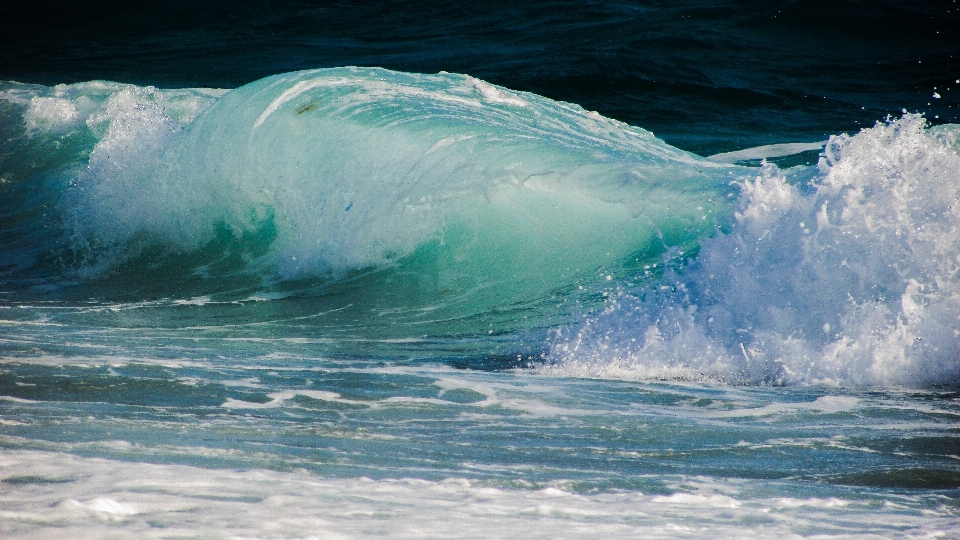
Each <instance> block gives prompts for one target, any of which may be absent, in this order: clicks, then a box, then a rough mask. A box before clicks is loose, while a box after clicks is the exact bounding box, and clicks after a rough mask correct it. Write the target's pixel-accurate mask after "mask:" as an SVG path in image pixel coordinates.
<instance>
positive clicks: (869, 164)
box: [544, 115, 960, 386]
mask: <svg viewBox="0 0 960 540" xmlns="http://www.w3.org/2000/svg"><path fill="white" fill-rule="evenodd" d="M956 131H957V130H956V126H944V127H940V128H937V129H927V128H926V127H925V123H924V120H923V119H922V118H921V117H919V116H917V115H905V116H904V117H903V118H901V119H899V120H896V121H890V122H888V123H882V124H878V125H877V126H875V127H873V128H870V129H865V130H863V131H861V132H860V133H858V134H856V135H853V136H847V135H841V136H835V137H831V139H830V141H829V143H828V144H827V146H826V149H825V150H824V154H823V157H822V158H821V160H820V164H819V166H818V174H817V176H816V178H815V179H814V180H813V181H812V182H811V183H810V184H809V185H796V184H795V183H792V182H791V181H790V175H789V174H785V173H784V172H781V171H780V170H778V169H777V168H776V167H774V166H772V165H766V166H764V167H763V168H762V169H761V170H760V171H759V173H758V174H757V175H756V176H755V177H754V178H751V179H748V180H746V181H744V182H743V184H742V188H741V195H740V203H739V210H738V212H737V214H736V220H735V223H734V225H733V227H732V229H731V230H730V232H729V233H728V234H719V235H717V236H716V237H715V238H712V239H708V240H706V241H704V242H703V243H702V249H701V252H700V254H699V257H698V259H697V260H696V262H694V263H693V264H692V266H690V267H689V268H687V269H686V271H685V272H684V273H683V274H682V275H679V276H677V275H673V274H670V275H668V276H667V277H666V278H665V279H664V282H663V284H662V285H661V286H659V288H657V287H651V288H643V289H636V290H630V291H624V290H621V291H620V293H619V294H617V295H614V296H613V297H611V298H612V299H611V301H610V302H609V304H608V306H607V307H606V309H605V310H604V311H603V312H601V313H599V314H596V315H593V316H590V317H587V318H586V319H585V320H584V321H583V322H582V323H581V324H579V325H577V326H574V327H572V328H568V329H564V330H562V331H561V332H559V333H558V335H557V336H555V338H554V340H553V341H552V348H551V352H550V355H549V358H550V360H551V361H552V364H551V365H549V366H548V367H546V368H544V371H545V372H553V373H562V374H569V375H577V376H599V377H613V378H639V379H643V378H665V379H671V378H677V379H694V380H697V379H713V380H722V381H729V382H767V383H786V384H841V385H848V384H854V385H891V384H904V385H912V386H916V385H925V384H957V383H958V381H960V270H958V268H960V154H958V152H957V146H956V144H957V142H956V136H955V134H956Z"/></svg>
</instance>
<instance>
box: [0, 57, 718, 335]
mask: <svg viewBox="0 0 960 540" xmlns="http://www.w3.org/2000/svg"><path fill="white" fill-rule="evenodd" d="M221 94H223V92H219V91H209V90H196V89H195V90H179V91H160V90H156V89H153V88H141V87H134V86H129V85H116V84H108V83H83V84H79V85H69V86H61V87H56V88H53V89H49V88H43V87H26V86H22V85H21V86H14V87H11V88H8V89H7V90H6V91H5V94H4V95H5V99H6V101H7V103H8V105H9V106H14V105H16V103H17V99H19V104H20V108H19V109H16V110H13V112H12V113H11V112H8V114H12V115H15V114H21V115H22V118H23V122H22V125H23V126H24V127H23V128H22V132H14V133H12V134H8V135H7V142H6V144H7V146H8V147H13V148H14V150H13V151H14V152H17V153H18V154H21V155H22V154H25V153H26V147H39V146H50V145H51V144H53V143H55V144H59V145H63V144H64V143H68V144H72V149H71V151H67V152H64V151H61V152H59V154H58V155H59V156H61V157H60V159H59V160H57V159H53V158H43V157H37V156H35V159H33V161H31V162H30V163H29V164H28V165H29V166H30V167H31V169H30V170H29V171H27V170H23V169H21V170H14V171H12V173H11V175H12V176H17V177H18V178H16V179H15V180H14V181H13V182H14V183H21V184H23V183H30V182H33V183H34V184H35V185H41V184H43V182H44V181H46V182H47V183H46V184H44V187H43V189H42V190H40V191H43V192H42V193H41V194H40V200H39V201H38V202H34V206H37V205H42V206H43V207H44V208H46V207H47V206H49V205H50V203H51V201H54V204H55V207H56V208H57V209H58V211H59V214H58V216H59V217H58V218H57V219H59V223H57V224H56V225H57V226H58V227H59V230H60V231H61V233H60V236H59V237H55V238H47V239H43V240H42V241H40V240H36V239H31V240H25V239H24V237H25V236H27V233H24V236H22V237H18V238H14V239H13V241H10V242H9V243H10V244H12V245H13V244H18V243H19V244H21V245H26V246H27V248H28V249H26V251H28V252H29V253H30V254H32V255H33V256H34V257H33V259H35V260H31V259H30V258H29V257H26V256H24V255H23V253H22V252H23V251H24V250H21V253H20V254H19V255H20V256H19V258H18V259H16V258H15V257H12V258H14V259H16V260H13V261H11V262H10V263H9V264H10V267H11V268H14V269H15V270H16V271H17V272H14V271H9V272H10V273H13V274H16V275H17V276H18V277H19V276H23V275H28V276H29V275H30V273H31V272H34V273H35V268H33V266H36V264H38V263H37V262H36V261H43V260H51V259H56V260H59V261H63V260H68V261H73V262H72V263H69V264H67V265H66V268H65V271H64V273H65V274H69V275H70V276H71V277H72V278H76V277H77V276H80V277H81V278H83V279H91V278H92V279H98V278H102V277H103V276H111V279H112V280H114V281H115V282H120V283H123V282H124V279H123V278H124V276H125V275H126V276H131V277H132V279H134V280H139V279H141V276H142V275H143V273H144V272H145V271H149V270H150V269H154V270H156V269H158V268H162V269H164V271H163V272H161V273H156V272H155V274H157V278H156V279H157V280H161V281H169V282H171V283H174V282H176V283H181V282H183V281H190V280H196V279H198V278H202V279H207V280H211V279H212V280H213V281H207V282H206V283H205V284H201V285H199V286H197V287H195V290H196V291H199V292H204V293H205V292H209V291H210V290H213V291H214V292H216V291H217V290H218V287H221V285H222V280H221V282H218V283H220V285H218V284H217V283H215V281H216V279H217V278H224V277H231V276H232V277H236V276H237V275H247V276H254V277H255V278H256V280H258V284H259V285H262V284H263V283H267V284H273V285H276V284H278V283H281V284H282V283H287V285H281V287H287V288H289V287H290V285H289V283H291V282H297V283H301V285H297V287H302V286H303V285H302V283H303V282H304V280H306V281H307V282H309V287H316V286H317V285H318V284H324V285H323V286H324V287H329V286H330V284H331V283H333V284H337V283H341V284H342V283H346V282H355V281H356V280H357V279H360V278H359V277H358V276H366V277H363V278H362V279H363V280H364V285H363V287H362V290H352V291H351V292H350V293H349V294H350V295H351V296H354V297H362V298H354V299H353V300H355V301H356V302H361V303H367V304H369V306H370V309H374V310H378V312H382V311H384V310H397V309H401V310H408V311H409V310H424V309H428V310H431V311H435V310H437V309H440V310H446V314H445V315H443V317H446V318H452V319H462V318H464V317H473V316H480V317H481V318H482V316H483V314H484V313H488V312H490V311H491V310H496V309H504V308H508V307H509V306H514V305H517V304H521V303H524V302H540V301H541V300H542V299H543V298H544V297H546V296H548V295H552V294H558V293H560V294H563V291H567V292H569V291H570V290H579V289H577V287H578V286H582V285H583V284H584V283H586V284H588V285H589V284H590V283H595V282H598V281H600V282H603V281H604V280H605V279H613V277H617V278H621V277H624V276H626V275H628V274H630V273H631V272H632V269H634V268H636V267H638V266H641V265H644V264H650V263H651V262H654V263H655V262H657V261H659V260H660V259H661V258H662V254H663V253H664V252H665V251H667V250H670V249H671V248H680V249H689V248H692V247H693V246H695V245H696V243H697V242H698V240H699V238H700V237H702V236H704V235H706V234H711V233H712V231H714V230H715V229H716V227H717V226H719V225H720V224H722V223H724V222H726V221H727V220H728V219H729V214H730V210H731V208H732V207H731V205H730V204H729V196H730V195H731V193H732V191H733V189H734V188H733V187H732V186H731V185H730V176H729V175H730V173H731V171H733V170H735V169H736V167H733V166H731V165H725V164H719V163H715V162H711V161H707V160H703V159H701V158H699V157H697V156H694V155H692V154H689V153H686V152H683V151H680V150H678V149H676V148H673V147H670V146H668V145H666V144H665V143H663V142H662V141H659V140H658V139H656V138H655V137H654V136H653V135H652V134H651V133H649V132H646V131H644V130H641V129H637V128H632V127H630V126H627V125H625V124H623V123H620V122H617V121H614V120H610V119H607V118H604V117H602V116H600V115H598V114H596V113H591V112H588V111H585V110H583V109H581V108H580V107H577V106H574V105H570V104H566V103H558V102H554V101H551V100H548V99H546V98H543V97H540V96H536V95H532V94H526V93H518V92H511V91H508V90H505V89H502V88H498V87H495V86H492V85H489V84H487V83H485V82H483V81H480V80H477V79H474V78H472V77H469V76H463V75H453V74H445V73H441V74H438V75H417V74H407V73H398V72H392V71H387V70H382V69H361V68H338V69H326V70H314V71H304V72H298V73H291V74H284V75H278V76H274V77H269V78H266V79H263V80H260V81H257V82H255V83H252V84H249V85H247V86H244V87H242V88H239V89H236V90H233V91H231V92H228V93H226V94H225V95H222V97H221ZM11 104H12V105H11ZM14 109H15V107H14ZM63 154H67V155H66V156H63ZM37 161H40V162H42V163H43V165H42V166H41V169H42V170H43V173H41V174H38V173H37V172H36V170H35V169H36V167H37ZM24 169H26V166H24ZM19 177H24V178H19ZM51 179H52V180H51ZM49 191H52V192H53V193H50V192H49ZM36 192H37V190H34V193H36ZM20 206H22V205H18V207H20ZM27 206H29V204H28V205H27ZM17 212H21V213H22V210H19V209H18V210H17ZM11 213H15V212H9V213H7V214H6V215H4V216H3V219H5V220H8V219H11V218H10V214H11ZM35 213H36V214H43V215H44V216H45V217H43V218H42V219H48V220H50V219H53V218H50V217H49V216H47V215H46V214H47V213H46V212H35ZM33 219H35V220H39V219H41V218H40V217H39V216H34V218H33ZM30 225H31V224H29V223H28V224H27V225H26V226H25V227H24V229H25V230H38V229H41V228H42V227H37V226H35V224H33V225H34V226H32V227H31V226H30ZM55 228H56V227H55ZM38 244H39V245H38ZM171 261H176V264H174V263H173V262H171ZM31 265H33V266H31ZM370 274H374V276H373V277H371V276H370ZM118 276H119V277H118ZM607 276H610V277H609V278H608V277H607ZM127 281H130V280H127ZM231 283H233V282H231ZM273 285H271V286H273ZM176 286H179V285H175V286H174V292H175V287H176ZM161 289H162V287H161ZM162 294H170V288H166V289H163V291H162ZM356 302H354V303H356ZM547 303H551V302H547ZM552 303H553V304H556V302H552ZM554 307H555V306H554ZM551 309H553V310H554V311H555V309H554V308H553V307H552V308H551ZM528 315H529V314H528ZM534 318H536V316H535V317H534ZM536 325H537V323H534V326H536Z"/></svg>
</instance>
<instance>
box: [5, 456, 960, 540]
mask: <svg viewBox="0 0 960 540" xmlns="http://www.w3.org/2000/svg"><path fill="white" fill-rule="evenodd" d="M0 475H2V477H0V482H2V484H0V485H2V486H3V490H2V491H0V502H2V510H0V531H2V532H3V534H4V535H5V536H7V535H9V537H15V538H24V539H28V538H29V539H32V538H38V539H39V538H50V537H51V535H52V534H56V535H57V536H63V537H70V538H130V537H131V536H133V537H136V538H182V537H203V538H231V539H233V538H236V539H240V538H261V539H279V538H303V539H307V538H343V539H346V538H370V537H374V536H383V535H386V536H389V537H391V538H424V537H432V538H478V539H479V538H611V537H618V538H626V537H634V538H635V537H643V538H703V537H704V536H706V537H711V538H720V537H731V536H737V537H739V538H800V537H804V538H811V537H830V538H838V537H843V538H863V539H867V538H893V537H896V538H949V537H950V535H952V534H954V533H956V532H957V531H958V530H960V518H958V516H960V510H958V509H957V507H956V505H955V504H953V501H951V499H949V498H946V497H943V496H942V495H938V494H914V495H911V494H898V495H894V494H885V493H882V492H877V491H869V490H855V489H849V488H848V489H845V490H842V491H840V492H832V493H829V494H828V493H823V492H824V491H826V490H823V489H818V488H816V487H811V488H809V494H808V496H805V497H803V496H801V497H797V496H796V495H792V494H791V495H787V494H785V493H778V487H779V486H778V485H777V484H776V483H773V484H767V485H765V486H762V487H758V486H757V485H756V482H751V481H747V480H739V481H737V480H717V479H711V478H707V477H692V478H684V477H671V478H670V483H671V484H672V485H673V490H674V491H673V492H672V493H669V494H643V493H638V492H621V493H605V494H589V493H573V492H570V491H567V490H564V489H562V487H561V488H558V487H546V488H542V489H503V488H496V487H490V486H484V485H482V484H479V485H478V484H477V483H475V482H470V481H468V480H465V479H458V478H455V477H453V478H449V479H447V480H443V481H439V482H435V481H425V480H417V479H395V480H380V481H374V480H370V479H366V478H359V479H352V480H351V479H329V478H322V477H317V476H314V475H311V474H309V473H306V472H301V473H297V472H289V473H280V472H273V471H264V470H251V471H236V470H211V469H199V468H194V467H188V466H183V465H152V464H146V463H139V464H138V463H130V462H122V461H111V460H104V459H98V458H83V457H78V456H75V455H70V454H59V453H50V452H37V451H26V450H6V451H4V453H3V455H2V456H0ZM785 491H786V490H785Z"/></svg>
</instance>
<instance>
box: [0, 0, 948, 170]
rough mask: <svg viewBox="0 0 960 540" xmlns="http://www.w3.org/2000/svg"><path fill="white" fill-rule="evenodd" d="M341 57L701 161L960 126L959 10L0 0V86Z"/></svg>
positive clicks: (220, 75) (211, 77)
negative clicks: (575, 120) (579, 118)
mask: <svg viewBox="0 0 960 540" xmlns="http://www.w3.org/2000/svg"><path fill="white" fill-rule="evenodd" d="M344 65H359V66H379V67H385V68H389V69H393V70H399V71H408V72H423V73H435V72H438V71H441V70H445V71H450V72H459V73H468V74H470V75H473V76H475V77H479V78H481V79H484V80H487V81H489V82H492V83H495V84H499V85H502V86H505V87H508V88H513V89H517V90H525V91H530V92H534V93H537V94H541V95H544V96H547V97H550V98H553V99H557V100H563V101H569V102H574V103H578V104H580V105H582V106H583V107H585V108H586V109H589V110H596V111H598V112H600V113H601V114H603V115H605V116H608V117H612V118H616V119H618V120H622V121H624V122H627V123H629V124H633V125H638V126H641V127H644V128H646V129H649V130H651V131H653V132H654V133H655V134H657V136H658V137H661V138H662V139H664V140H665V141H666V142H668V143H670V144H672V145H675V146H679V147H681V148H684V149H686V150H691V151H694V152H698V153H701V154H710V153H715V152H721V151H729V150H734V149H739V148H745V147H750V146H757V145H761V144H771V143H779V142H788V141H816V140H823V139H825V138H826V137H827V136H828V135H830V134H835V133H840V132H855V131H857V130H859V129H860V128H861V127H865V126H870V125H872V124H873V123H874V122H875V121H877V120H879V119H883V118H884V117H885V116H887V115H888V114H889V115H894V116H898V115H899V114H900V113H901V110H902V109H907V110H908V111H910V112H924V113H925V114H926V117H927V118H928V119H929V120H930V121H931V122H932V123H956V122H958V121H960V83H956V82H955V81H956V80H958V79H960V6H958V4H957V3H956V2H954V1H911V2H899V1H891V0H886V1H874V2H856V1H820V0H793V1H776V2H771V1H733V0H725V1H717V2H700V1H689V0H688V1H676V2H659V1H639V2H625V1H605V2H592V1H584V2H563V1H543V0H540V1H531V2H521V3H520V5H507V4H506V3H485V2H397V1H370V2H305V1H303V2H275V1H239V2H223V1H220V2H201V3H196V2H158V3H153V2H150V3H140V2H129V3H117V2H103V1H92V2H24V1H20V0H14V1H10V0H8V1H6V2H3V3H0V80H16V81H20V82H29V83H39V84H44V85H53V84H59V83H71V82H79V81H88V80H94V79H104V80H114V81H121V82H127V83H135V84H140V85H154V86H157V87H161V88H182V87H196V86H207V87H223V88H234V87H237V86H240V85H243V84H245V83H248V82H251V81H254V80H256V79H259V78H261V77H264V76H267V75H272V74H276V73H282V72H287V71H294V70H301V69H309V68H318V67H335V66H344ZM947 88H949V90H948V89H947ZM934 92H936V93H938V94H939V95H940V96H941V97H940V98H939V99H938V98H934V97H933V95H934Z"/></svg>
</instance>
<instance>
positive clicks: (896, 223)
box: [0, 67, 960, 538]
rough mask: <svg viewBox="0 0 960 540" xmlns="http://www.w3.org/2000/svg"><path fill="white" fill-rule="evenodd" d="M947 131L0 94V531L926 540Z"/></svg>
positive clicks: (957, 229) (428, 91) (959, 302)
mask: <svg viewBox="0 0 960 540" xmlns="http://www.w3.org/2000/svg"><path fill="white" fill-rule="evenodd" d="M958 137H960V126H957V125H954V124H945V125H939V126H936V127H931V126H930V125H929V124H928V123H927V121H926V119H925V118H924V117H923V116H921V115H919V114H911V113H907V112H906V111H904V113H903V114H902V115H901V116H900V117H897V118H893V117H888V118H885V119H881V120H879V121H878V122H877V123H876V124H875V125H874V126H872V127H868V128H864V129H862V130H861V131H860V132H858V133H851V134H837V135H834V136H831V137H830V138H829V140H826V141H820V142H797V143H791V144H778V145H768V146H764V147H757V148H753V149H747V150H743V151H737V152H726V153H723V154H715V155H712V156H706V157H704V156H699V155H696V154H693V153H690V152H687V151H684V150H680V149H678V148H675V147H672V146H670V145H668V144H666V143H665V142H663V141H662V140H660V139H658V138H657V137H656V136H655V134H653V133H651V132H649V131H646V130H644V129H641V128H638V127H634V126H630V125H628V124H625V123H622V122H619V121H616V120H612V119H609V118H606V117H604V116H602V115H600V114H598V113H596V112H592V111H587V110H585V109H583V108H581V107H579V106H577V105H574V104H570V103H565V102H558V101H553V100H550V99H548V98H545V97H542V96H538V95H536V94H532V93H529V92H519V91H513V90H510V89H507V88H503V87H500V86H496V85H493V84H489V83H487V82H485V81H482V80H480V79H477V78H474V77H471V76H468V75H461V74H452V73H443V72H441V73H438V74H432V75H425V74H414V73H405V72H397V71H390V70H385V69H378V68H356V67H346V68H334V69H320V70H308V71H300V72H293V73H285V74H280V75H275V76H271V77H267V78H265V79H261V80H259V81H256V82H253V83H250V84H248V85H245V86H242V87H240V88H237V89H235V90H230V91H228V90H222V89H206V88H185V89H158V88H154V87H145V86H136V85H130V84H121V83H113V82H104V81H89V82H82V83H75V84H69V85H58V86H41V85H30V84H22V83H15V82H4V83H0V283H2V288H0V449H2V451H0V501H2V503H0V531H3V534H4V535H5V536H6V535H10V536H12V537H18V538H47V537H50V536H51V535H64V536H70V537H77V538H84V537H90V538H109V537H118V538H119V537H130V536H131V535H133V536H136V537H144V538H154V537H155V538H170V537H182V536H183V535H193V536H200V537H218V538H219V537H223V538H331V537H343V538H359V537H369V536H373V535H390V536H392V537H424V536H432V537H469V538H474V537H476V538H490V537H503V538H508V537H510V538H514V537H528V536H529V537H578V538H579V537H584V538H609V537H645V538H646V537H649V538H685V537H703V536H707V537H731V536H737V537H754V538H774V537H811V536H813V537H837V536H839V537H856V538H894V537H897V538H902V537H910V538H950V537H956V536H957V535H958V531H960V504H958V501H960V498H958V491H957V490H958V489H960V446H958V442H957V441H958V436H960V434H958V429H957V420H958V418H960V398H958V395H957V389H958V385H960V272H958V268H960V141H958ZM811 156H812V161H813V162H814V164H812V165H810V164H806V159H807V158H811ZM451 523H456V524H457V526H456V527H452V526H451Z"/></svg>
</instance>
